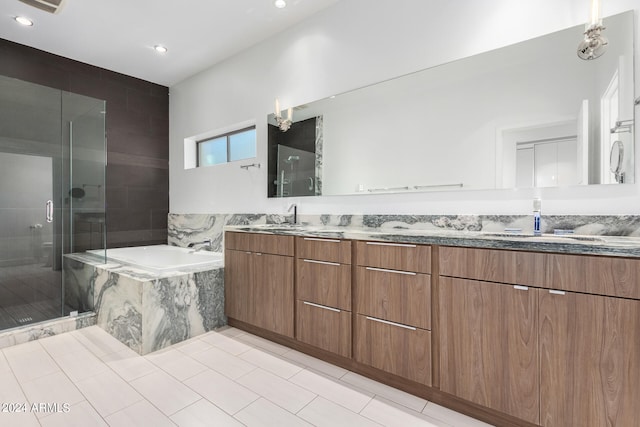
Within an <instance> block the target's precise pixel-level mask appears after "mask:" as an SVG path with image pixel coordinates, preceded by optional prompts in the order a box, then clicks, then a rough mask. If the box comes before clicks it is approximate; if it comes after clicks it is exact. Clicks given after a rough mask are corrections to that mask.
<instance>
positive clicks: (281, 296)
mask: <svg viewBox="0 0 640 427" xmlns="http://www.w3.org/2000/svg"><path fill="white" fill-rule="evenodd" d="M253 301H254V302H253V304H255V309H254V313H253V317H254V322H253V324H255V325H256V326H259V327H261V328H264V329H267V330H270V331H272V332H276V333H278V334H281V335H286V336H288V337H291V338H293V322H294V319H293V303H294V300H293V258H291V257H285V256H279V255H267V254H261V253H256V254H253Z"/></svg>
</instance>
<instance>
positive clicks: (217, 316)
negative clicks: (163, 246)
mask: <svg viewBox="0 0 640 427" xmlns="http://www.w3.org/2000/svg"><path fill="white" fill-rule="evenodd" d="M65 262H67V268H72V269H74V275H73V277H74V278H77V280H78V285H77V286H76V287H75V288H76V289H78V290H80V291H81V292H86V295H85V294H82V295H80V296H79V297H78V299H80V300H86V301H90V300H91V299H92V305H93V309H94V310H95V312H96V315H97V319H96V324H97V325H98V326H100V327H101V328H103V329H104V330H106V331H107V332H109V333H110V334H111V335H113V336H114V337H116V338H117V339H118V340H120V341H121V342H123V343H125V344H126V345H127V346H129V347H130V348H131V349H133V350H135V351H136V352H137V353H138V354H147V353H150V352H153V351H156V350H160V349H162V348H164V347H167V346H169V345H171V344H175V343H178V342H181V341H184V340H185V339H188V338H191V337H195V336H197V335H200V334H203V333H205V332H207V331H210V330H213V329H215V328H218V327H220V326H224V325H226V318H225V316H224V268H223V262H222V261H217V262H213V263H211V264H209V265H207V266H206V267H200V268H199V269H198V268H191V269H188V268H186V269H180V270H174V271H164V272H152V271H147V270H144V269H141V268H137V267H134V266H128V265H122V264H113V263H112V264H101V263H100V261H99V259H98V258H96V257H95V256H93V255H90V254H74V255H67V256H66V259H65ZM198 270H199V271H198Z"/></svg>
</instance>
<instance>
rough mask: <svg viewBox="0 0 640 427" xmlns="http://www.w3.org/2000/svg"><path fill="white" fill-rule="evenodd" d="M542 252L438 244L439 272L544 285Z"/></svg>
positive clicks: (452, 275) (503, 281) (473, 277)
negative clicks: (439, 245)
mask: <svg viewBox="0 0 640 427" xmlns="http://www.w3.org/2000/svg"><path fill="white" fill-rule="evenodd" d="M545 257H546V254H543V253H536V252H521V251H506V250H504V251H503V250H495V249H474V248H454V247H448V246H441V247H440V275H441V276H450V277H460V278H466V279H476V280H483V281H487V282H500V283H511V284H520V285H529V286H541V287H544V286H545V283H546V278H545V275H546V258H545Z"/></svg>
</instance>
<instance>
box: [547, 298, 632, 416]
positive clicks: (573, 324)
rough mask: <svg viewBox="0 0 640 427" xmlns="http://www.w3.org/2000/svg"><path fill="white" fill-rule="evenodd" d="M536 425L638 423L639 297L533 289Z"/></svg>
mask: <svg viewBox="0 0 640 427" xmlns="http://www.w3.org/2000/svg"><path fill="white" fill-rule="evenodd" d="M538 292H539V304H540V315H539V316H540V328H539V333H540V338H539V341H540V367H541V371H540V417H541V419H540V424H542V425H543V426H558V427H559V426H580V427H600V426H618V427H622V426H637V425H639V423H640V301H637V300H630V299H623V298H614V297H607V296H599V295H586V294H581V293H575V292H565V293H564V294H562V293H557V292H550V291H549V290H547V289H540V290H539V291H538Z"/></svg>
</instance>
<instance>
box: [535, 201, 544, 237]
mask: <svg viewBox="0 0 640 427" xmlns="http://www.w3.org/2000/svg"><path fill="white" fill-rule="evenodd" d="M541 207H542V200H540V199H533V235H534V236H541V235H542V231H541V230H540V225H541V224H540V208H541Z"/></svg>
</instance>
